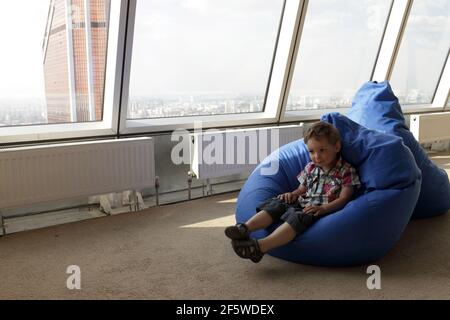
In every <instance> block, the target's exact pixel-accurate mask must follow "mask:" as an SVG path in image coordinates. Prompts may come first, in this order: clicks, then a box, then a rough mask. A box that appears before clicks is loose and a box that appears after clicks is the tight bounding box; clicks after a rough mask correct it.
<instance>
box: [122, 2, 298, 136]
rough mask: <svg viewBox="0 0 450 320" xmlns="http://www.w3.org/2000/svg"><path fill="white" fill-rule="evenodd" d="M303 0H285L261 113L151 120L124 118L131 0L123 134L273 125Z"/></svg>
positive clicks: (131, 34) (131, 15) (127, 63)
mask: <svg viewBox="0 0 450 320" xmlns="http://www.w3.org/2000/svg"><path fill="white" fill-rule="evenodd" d="M302 4H303V0H284V4H283V9H282V12H281V14H280V15H281V17H280V21H279V26H278V35H277V38H276V43H275V49H274V52H273V57H272V65H271V69H270V70H269V72H268V82H267V90H266V97H265V102H266V103H265V106H264V111H263V112H256V113H238V114H226V115H205V116H187V117H171V118H153V119H127V115H128V112H127V108H128V98H129V85H130V73H131V60H132V55H133V54H132V52H133V40H134V27H135V20H136V6H137V0H130V10H129V19H128V32H127V43H126V47H127V50H126V54H125V66H124V69H125V70H126V72H125V74H124V81H123V95H122V103H121V106H122V107H121V112H120V129H119V133H120V134H122V135H129V134H140V133H155V132H167V131H173V130H176V129H186V130H190V129H194V128H195V123H196V122H199V121H201V122H202V127H203V128H218V127H236V126H244V125H245V126H246V125H256V124H272V123H276V122H277V121H278V119H279V114H280V106H281V103H282V96H283V92H284V88H285V85H286V75H287V74H288V72H287V71H288V69H289V65H290V56H291V54H290V52H291V51H292V50H293V47H292V43H293V38H294V37H295V32H294V31H295V23H296V12H297V11H298V8H299V7H300V6H301V5H302Z"/></svg>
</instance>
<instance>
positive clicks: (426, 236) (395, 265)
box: [0, 154, 450, 300]
mask: <svg viewBox="0 0 450 320" xmlns="http://www.w3.org/2000/svg"><path fill="white" fill-rule="evenodd" d="M434 159H435V161H436V162H437V163H439V164H440V165H441V166H442V167H443V168H445V169H446V170H447V172H449V171H450V154H440V155H436V156H435V157H434ZM236 196H237V194H226V195H220V196H214V197H210V198H205V199H200V200H195V201H191V202H186V203H180V204H175V205H169V206H163V207H158V208H151V209H148V210H145V211H142V212H139V213H128V214H122V215H118V216H112V217H103V218H98V219H92V220H85V221H81V222H76V223H71V224H66V225H59V226H55V227H50V228H46V229H39V230H33V231H28V232H22V233H16V234H11V235H7V236H5V237H1V238H0V299H188V300H189V299H450V290H449V288H450V250H449V247H450V246H449V245H450V215H449V214H446V215H443V216H440V217H437V218H433V219H428V220H419V221H412V222H411V223H410V224H409V226H408V227H407V229H406V231H405V233H404V234H403V236H402V238H401V240H400V241H399V242H398V243H397V245H396V246H395V247H394V248H393V249H392V250H391V251H390V252H389V253H388V254H387V255H386V256H385V257H384V258H383V259H381V260H380V261H378V262H377V264H378V265H379V266H380V268H381V289H380V290H369V289H368V288H367V286H366V281H367V278H368V276H369V275H368V274H367V273H366V268H367V266H361V267H354V268H320V267H313V266H306V265H300V264H294V263H290V262H286V261H283V260H279V259H276V258H273V257H270V256H267V255H266V256H265V257H264V259H263V260H262V261H261V262H260V263H259V264H253V263H252V262H250V261H247V260H242V259H240V258H238V257H237V256H236V255H235V254H234V252H233V250H232V249H231V246H230V243H229V241H228V240H227V239H226V238H225V236H224V234H223V229H224V227H225V226H227V225H229V224H232V223H234V215H233V214H234V207H235V201H236ZM70 265H77V266H79V267H80V269H81V290H68V289H67V287H66V281H67V278H68V277H69V274H67V273H66V270H67V267H68V266H70Z"/></svg>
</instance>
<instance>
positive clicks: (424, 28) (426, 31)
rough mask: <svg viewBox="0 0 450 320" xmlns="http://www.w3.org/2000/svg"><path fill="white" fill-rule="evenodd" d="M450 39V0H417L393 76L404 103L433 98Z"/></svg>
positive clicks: (428, 101) (419, 102)
mask: <svg viewBox="0 0 450 320" xmlns="http://www.w3.org/2000/svg"><path fill="white" fill-rule="evenodd" d="M449 39H450V1H449V0H441V1H425V0H415V1H414V2H413V5H412V8H411V13H410V16H409V19H408V22H407V25H406V30H405V33H404V35H403V40H402V43H401V46H400V50H399V53H398V56H397V60H396V63H395V66H394V69H393V73H392V77H391V84H392V87H393V89H394V91H395V92H396V94H397V96H398V98H399V100H400V103H402V104H429V103H431V102H432V101H433V96H434V93H435V91H436V88H437V85H438V82H439V78H440V75H441V72H442V68H443V66H444V63H445V60H446V58H447V55H448V50H449V45H450V42H449Z"/></svg>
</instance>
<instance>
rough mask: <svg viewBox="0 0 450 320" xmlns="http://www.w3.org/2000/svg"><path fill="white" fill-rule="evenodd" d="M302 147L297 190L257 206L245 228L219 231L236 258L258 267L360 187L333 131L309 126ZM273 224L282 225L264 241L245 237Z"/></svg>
mask: <svg viewBox="0 0 450 320" xmlns="http://www.w3.org/2000/svg"><path fill="white" fill-rule="evenodd" d="M304 141H305V143H306V145H307V146H308V151H309V153H310V156H311V160H312V161H311V162H310V163H308V164H307V165H306V167H305V168H304V170H303V171H302V172H301V173H300V174H299V175H298V177H297V178H298V181H299V182H300V186H299V187H298V188H297V189H296V190H294V191H292V192H288V193H284V194H280V195H279V196H278V197H275V198H271V199H268V200H266V201H264V202H263V203H261V204H260V205H259V206H258V207H257V211H258V213H257V214H256V215H255V216H253V217H252V218H250V220H248V221H247V222H246V223H239V224H236V225H234V226H230V227H227V228H226V229H225V235H226V236H227V237H228V238H230V239H232V242H231V243H232V246H233V249H234V251H235V252H236V254H237V255H239V256H240V257H241V258H245V259H250V260H251V261H253V262H255V263H257V262H259V261H260V260H261V259H262V257H263V256H264V254H265V253H266V252H267V251H269V250H271V249H274V248H276V247H279V246H282V245H285V244H287V243H288V242H290V241H292V240H293V239H294V238H295V237H296V236H297V235H299V234H302V233H303V232H304V231H305V230H306V229H307V228H308V227H310V226H311V225H312V224H313V223H314V222H316V221H317V220H318V219H320V218H322V217H324V216H326V215H328V214H330V213H332V212H335V211H337V210H339V209H342V208H343V207H344V206H345V205H346V203H347V202H349V201H350V199H351V198H352V195H353V191H354V190H353V188H354V187H356V186H359V185H360V181H359V178H358V175H357V173H356V170H355V168H353V167H352V166H351V165H350V164H349V163H347V162H345V161H344V160H343V159H342V158H341V157H340V154H339V152H340V150H341V139H340V135H339V131H338V130H337V129H336V128H335V127H334V126H333V125H331V124H329V123H327V122H317V123H315V124H314V125H313V126H312V127H311V128H309V130H308V131H307V132H306V135H305V137H304ZM279 220H281V221H284V223H283V224H281V225H280V226H279V227H278V228H277V229H276V230H275V231H274V232H272V233H271V234H270V235H269V236H267V237H266V238H263V239H260V240H256V239H253V238H249V235H250V233H251V232H253V231H255V230H259V229H264V228H267V227H268V226H270V225H271V224H272V223H274V222H277V221H279Z"/></svg>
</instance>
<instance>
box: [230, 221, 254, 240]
mask: <svg viewBox="0 0 450 320" xmlns="http://www.w3.org/2000/svg"><path fill="white" fill-rule="evenodd" d="M225 235H226V236H227V237H228V238H230V239H231V240H248V238H249V237H250V231H249V230H248V227H247V226H246V225H245V224H244V223H238V224H236V225H234V226H231V227H227V228H226V229H225Z"/></svg>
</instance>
